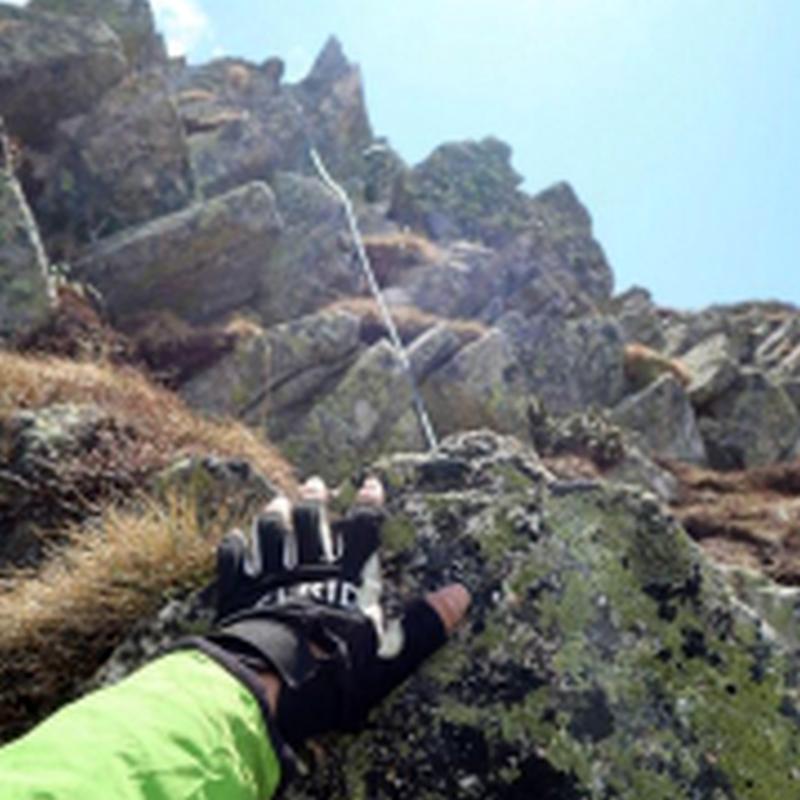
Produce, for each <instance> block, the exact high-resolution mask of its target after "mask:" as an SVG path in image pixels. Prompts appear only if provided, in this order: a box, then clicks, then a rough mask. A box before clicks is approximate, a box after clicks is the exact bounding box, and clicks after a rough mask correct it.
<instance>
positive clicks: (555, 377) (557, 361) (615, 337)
mask: <svg viewBox="0 0 800 800" xmlns="http://www.w3.org/2000/svg"><path fill="white" fill-rule="evenodd" d="M497 326H498V327H499V328H500V329H501V330H503V331H504V332H505V334H506V335H507V336H508V338H509V340H510V341H511V343H512V345H513V347H514V350H515V353H516V355H517V358H518V360H519V363H520V364H521V366H522V368H523V374H524V376H525V382H526V385H527V387H528V391H530V392H532V393H534V394H536V395H537V396H538V397H539V398H540V399H541V400H542V401H543V402H544V404H545V406H547V408H548V409H551V410H552V411H554V412H558V413H559V414H567V413H569V412H571V411H576V410H578V409H581V408H585V407H588V406H590V405H594V406H598V407H611V406H614V405H616V404H617V403H618V402H619V401H620V400H621V399H622V396H623V394H624V392H625V375H624V369H623V367H624V364H623V346H622V334H621V332H620V330H619V327H618V326H617V324H616V323H615V322H614V320H612V319H610V318H606V317H588V318H586V319H583V320H566V319H564V318H563V317H561V316H560V315H550V314H547V315H542V316H537V317H533V318H531V319H525V318H524V317H523V316H522V315H521V314H520V313H519V312H510V313H508V314H505V315H504V316H503V317H502V318H501V319H500V320H498V323H497Z"/></svg>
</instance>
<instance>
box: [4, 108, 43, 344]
mask: <svg viewBox="0 0 800 800" xmlns="http://www.w3.org/2000/svg"><path fill="white" fill-rule="evenodd" d="M10 162H11V156H10V152H9V145H8V141H7V139H6V138H5V136H4V132H3V128H2V120H0V340H2V339H5V338H8V337H10V336H14V335H19V334H24V333H25V332H26V331H27V330H28V329H30V328H33V327H35V326H36V325H37V324H39V323H40V322H42V321H43V319H44V318H45V316H46V315H47V312H48V310H49V308H50V306H51V304H52V300H53V292H52V287H51V285H50V279H49V278H48V274H47V258H46V256H45V253H44V250H43V249H42V243H41V241H40V239H39V232H38V230H37V228H36V224H35V223H34V220H33V216H32V215H31V212H30V209H29V208H28V204H27V203H26V202H25V197H24V195H23V194H22V190H21V189H20V186H19V183H18V182H17V179H16V177H15V176H14V173H13V171H12V167H11V163H10Z"/></svg>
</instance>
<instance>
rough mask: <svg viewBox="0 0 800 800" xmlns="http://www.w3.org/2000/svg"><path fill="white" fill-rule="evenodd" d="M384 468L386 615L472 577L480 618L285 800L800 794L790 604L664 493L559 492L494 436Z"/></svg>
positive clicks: (142, 634)
mask: <svg viewBox="0 0 800 800" xmlns="http://www.w3.org/2000/svg"><path fill="white" fill-rule="evenodd" d="M373 470H374V471H375V472H376V473H377V474H378V475H379V476H380V477H381V478H382V479H383V481H384V482H385V484H386V485H387V488H388V497H389V506H388V511H389V520H388V522H387V524H386V526H385V529H384V541H385V550H386V551H387V552H385V554H384V573H385V576H386V580H385V585H386V587H387V591H388V595H389V601H390V603H392V604H396V603H397V601H398V598H399V597H400V596H403V597H408V596H413V595H416V594H418V593H420V592H423V591H427V590H430V589H432V588H434V587H436V586H439V585H441V584H443V583H445V582H448V581H452V580H459V581H462V582H464V583H465V584H466V585H467V586H468V587H469V588H470V590H471V592H472V596H473V605H472V607H471V609H470V611H469V614H468V617H467V620H466V625H465V626H464V627H463V629H462V630H461V631H460V632H459V633H458V634H457V635H456V636H455V637H454V638H453V640H451V641H450V642H449V643H448V644H447V645H446V647H445V649H444V650H443V651H442V652H441V653H440V654H439V655H437V656H436V657H434V659H433V660H432V661H430V662H429V663H428V664H427V665H425V666H424V667H423V668H422V669H421V670H420V671H419V672H418V673H417V674H416V675H415V676H414V677H412V678H411V680H409V681H408V682H407V683H406V684H405V685H404V686H403V687H401V688H400V689H398V690H397V691H395V692H394V693H393V694H392V695H391V696H390V697H389V698H388V699H387V701H386V702H385V703H383V704H382V705H381V707H380V708H378V709H377V710H376V711H375V712H373V714H372V715H371V716H370V719H369V722H368V724H367V725H366V727H365V729H364V730H363V731H362V732H361V733H359V734H358V735H348V736H339V737H331V738H330V739H328V740H327V741H326V757H325V758H324V759H317V763H316V765H315V766H314V767H313V768H312V769H311V770H310V771H309V773H308V774H307V775H306V776H305V777H296V778H294V779H293V781H292V783H291V784H290V785H289V787H288V788H287V797H288V798H291V800H310V798H315V797H330V798H332V800H343V798H351V797H369V798H373V800H381V799H382V798H386V799H387V800H388V798H398V797H426V798H432V799H434V800H435V799H436V798H452V797H464V798H473V797H474V798H486V799H487V800H500V798H505V799H506V800H508V798H523V797H525V798H527V797H542V798H560V799H562V800H563V799H564V798H573V799H574V800H577V799H578V798H586V799H587V800H602V799H603V798H610V797H616V798H619V800H643V798H647V799H648V800H675V798H698V800H699V799H700V798H703V800H705V799H706V798H708V800H711V798H714V800H772V799H773V798H789V797H795V796H797V793H798V782H799V781H800V775H799V774H798V772H797V770H796V763H797V751H798V748H799V747H800V731H799V730H798V726H797V718H798V714H800V705H799V704H798V689H797V682H796V680H795V676H796V674H797V670H798V667H800V662H798V656H797V649H796V631H794V628H795V627H796V626H795V625H794V622H793V621H792V620H793V618H794V616H795V613H796V612H795V609H796V600H792V598H790V597H785V598H783V600H782V603H781V605H780V607H779V608H778V607H776V606H774V604H773V603H772V600H767V599H766V598H764V596H763V595H764V591H763V589H761V590H760V593H761V595H762V597H761V598H760V599H758V600H756V598H755V590H747V591H743V590H742V588H741V587H740V586H736V587H735V588H734V587H733V586H732V585H731V584H730V583H729V582H728V579H727V575H726V573H725V572H723V571H722V570H720V569H718V568H716V567H715V566H713V565H712V564H711V563H710V562H709V561H707V560H706V558H705V557H704V556H703V554H702V553H701V551H700V550H699V548H698V547H697V546H696V545H695V544H694V543H693V542H692V541H691V540H690V539H689V538H688V537H687V535H686V534H685V532H684V531H683V529H682V528H681V527H680V526H679V525H677V523H676V522H675V521H674V519H673V518H671V517H670V516H669V515H666V514H664V513H663V512H662V511H661V510H660V509H659V507H658V505H657V503H655V502H654V501H653V500H652V499H650V498H647V497H645V496H643V495H642V494H640V493H638V492H634V491H631V490H629V489H620V488H618V487H612V486H608V485H606V484H604V483H603V482H601V481H563V480H556V479H554V478H553V477H552V475H550V474H549V473H548V472H547V470H546V469H544V468H543V466H542V464H541V462H540V461H539V459H538V458H537V457H536V455H535V454H534V453H532V452H531V451H530V450H526V449H525V448H523V447H522V446H521V445H519V444H518V443H516V442H515V441H513V440H510V439H505V438H502V437H498V436H497V435H495V434H490V433H488V432H475V433H469V434H463V435H460V436H457V437H453V438H451V439H448V440H447V441H445V442H444V443H443V445H442V446H441V447H440V448H439V450H437V451H436V452H435V453H431V454H425V455H423V454H415V455H400V456H393V457H389V458H386V459H383V460H382V461H380V462H379V463H377V464H376V465H374V467H373ZM751 603H752V605H751ZM768 603H769V604H770V605H771V609H768V608H766V605H767V604H768ZM201 611H202V603H200V602H199V601H197V600H195V601H193V602H188V603H182V604H180V603H176V602H173V603H171V604H170V606H169V607H168V608H166V607H165V609H164V611H163V612H162V614H161V615H159V617H158V618H157V619H155V620H150V621H148V622H144V621H143V623H142V625H141V626H140V628H139V630H138V631H137V633H136V635H135V636H132V637H131V638H130V639H129V640H128V641H127V642H126V643H125V645H124V647H123V648H122V649H120V650H119V651H118V652H117V654H116V656H115V657H114V658H113V659H112V660H111V661H110V662H109V667H108V671H111V672H112V674H113V675H114V676H115V677H117V676H119V675H121V674H125V673H127V672H129V671H131V670H132V669H134V668H135V667H136V666H138V665H139V664H140V663H141V662H142V660H143V659H144V658H146V657H147V656H148V655H150V654H151V653H152V652H153V651H154V649H155V646H156V645H161V646H162V647H163V645H164V644H165V643H168V642H170V641H173V640H174V639H175V638H176V637H178V636H180V635H182V633H183V632H184V631H185V630H186V629H187V628H188V627H189V626H190V625H191V626H192V628H193V629H194V630H195V631H196V629H197V627H198V623H197V620H198V619H200V618H201V617H202V613H201ZM781 619H783V621H782V622H781ZM206 624H207V623H206ZM784 630H786V632H787V634H786V635H787V639H784ZM112 667H113V670H112ZM754 720H757V721H758V724H754ZM754 754H757V757H754Z"/></svg>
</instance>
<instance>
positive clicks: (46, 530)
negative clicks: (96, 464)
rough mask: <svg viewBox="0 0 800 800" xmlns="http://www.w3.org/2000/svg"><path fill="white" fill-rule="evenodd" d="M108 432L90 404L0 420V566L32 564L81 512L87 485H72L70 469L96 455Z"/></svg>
mask: <svg viewBox="0 0 800 800" xmlns="http://www.w3.org/2000/svg"><path fill="white" fill-rule="evenodd" d="M112 428H113V421H111V420H110V419H109V417H108V416H107V415H106V414H104V412H103V411H101V409H99V408H98V407H96V406H94V405H76V404H71V403H59V404H56V405H52V406H48V407H45V408H42V409H38V410H35V411H27V410H15V411H11V412H7V413H5V414H3V415H1V416H0V442H2V444H3V458H2V462H0V567H5V566H8V565H9V564H14V565H18V566H27V567H30V566H32V565H34V564H36V563H37V562H38V561H39V560H40V559H41V558H42V555H43V551H44V548H45V546H46V543H47V540H48V537H49V536H51V535H52V534H53V533H54V530H53V529H54V528H56V531H57V528H58V526H63V525H64V524H65V522H69V521H74V520H75V519H76V518H80V516H81V514H82V513H84V514H85V513H86V499H85V497H84V495H83V494H81V491H82V490H83V491H84V492H85V491H88V490H89V485H90V483H91V481H90V480H88V481H84V482H83V484H81V482H80V480H78V481H75V476H74V475H73V474H72V471H71V470H70V465H71V463H72V462H74V461H75V460H81V459H85V458H86V457H87V455H88V454H89V452H90V451H94V454H95V456H96V455H97V453H98V452H99V451H101V450H102V449H103V447H104V440H103V432H104V431H108V430H111V429H112ZM107 444H108V445H109V446H112V445H113V443H112V442H110V441H109V442H108V443H107Z"/></svg>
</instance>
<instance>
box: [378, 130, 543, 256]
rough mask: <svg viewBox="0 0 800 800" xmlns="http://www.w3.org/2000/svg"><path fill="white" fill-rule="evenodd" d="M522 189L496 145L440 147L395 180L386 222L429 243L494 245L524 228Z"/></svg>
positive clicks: (506, 154) (505, 151)
mask: <svg viewBox="0 0 800 800" xmlns="http://www.w3.org/2000/svg"><path fill="white" fill-rule="evenodd" d="M521 183H522V178H521V176H520V175H518V174H517V172H515V171H514V169H513V168H512V166H511V148H510V147H509V146H508V145H507V144H505V143H504V142H501V141H500V140H499V139H495V138H493V137H489V138H486V139H483V140H481V141H480V142H475V141H467V142H455V143H450V144H444V145H441V146H440V147H438V148H436V150H434V151H433V153H431V155H429V156H428V158H426V159H425V160H424V161H423V162H422V163H421V164H418V165H417V166H416V167H414V168H413V169H412V170H411V171H410V172H408V173H406V174H404V175H401V176H400V177H399V178H398V180H397V182H396V184H395V187H394V193H393V196H392V204H391V208H390V210H389V216H390V217H391V218H392V219H394V220H395V221H397V222H399V223H401V224H403V225H410V226H411V227H412V228H415V229H416V230H419V231H421V232H423V233H425V234H426V235H428V236H430V237H431V238H433V239H437V240H439V239H441V240H453V239H475V240H479V241H483V242H486V243H487V244H489V245H496V244H498V243H499V242H502V241H507V240H508V239H509V237H510V236H511V235H513V233H514V232H515V231H518V230H520V229H522V228H523V227H524V226H525V223H526V221H527V202H526V198H525V196H524V195H523V194H522V192H520V191H519V185H520V184H521Z"/></svg>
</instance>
